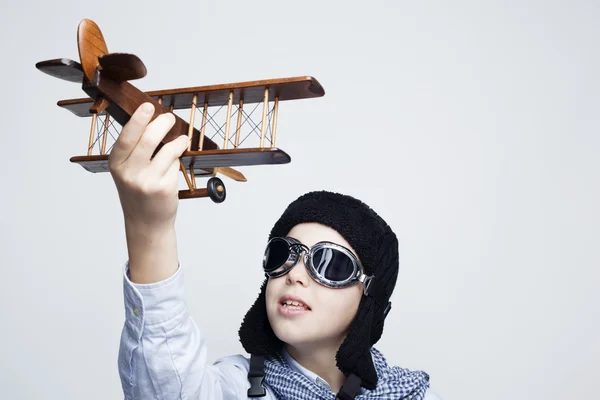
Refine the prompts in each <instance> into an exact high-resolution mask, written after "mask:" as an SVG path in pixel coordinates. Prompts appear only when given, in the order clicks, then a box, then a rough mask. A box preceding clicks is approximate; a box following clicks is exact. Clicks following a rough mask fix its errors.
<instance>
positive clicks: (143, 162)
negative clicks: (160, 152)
mask: <svg viewBox="0 0 600 400" xmlns="http://www.w3.org/2000/svg"><path fill="white" fill-rule="evenodd" d="M173 125H175V116H174V115H173V114H171V113H164V114H161V115H159V116H158V117H156V119H155V120H154V121H152V122H151V123H150V124H148V126H146V129H145V130H144V133H143V134H142V137H140V139H139V141H138V143H137V144H136V146H135V147H134V148H133V151H132V152H131V154H130V155H129V158H128V159H127V164H128V166H133V168H136V167H145V166H147V165H148V164H149V163H150V159H151V158H152V154H153V153H154V151H155V150H156V148H157V147H158V145H159V143H160V141H161V140H162V139H163V138H164V137H165V136H166V134H167V133H168V132H169V131H170V130H171V128H172V127H173Z"/></svg>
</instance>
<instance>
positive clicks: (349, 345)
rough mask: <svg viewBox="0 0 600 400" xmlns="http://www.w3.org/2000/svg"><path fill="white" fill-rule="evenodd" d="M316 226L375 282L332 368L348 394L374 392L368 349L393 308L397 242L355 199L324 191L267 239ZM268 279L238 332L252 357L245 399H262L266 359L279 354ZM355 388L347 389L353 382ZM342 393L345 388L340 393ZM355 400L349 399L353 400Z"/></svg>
mask: <svg viewBox="0 0 600 400" xmlns="http://www.w3.org/2000/svg"><path fill="white" fill-rule="evenodd" d="M304 222H317V223H320V224H322V225H326V226H329V227H331V228H333V229H334V230H336V231H337V232H338V233H340V234H341V235H342V236H343V237H344V239H346V241H347V242H348V243H349V244H350V246H352V248H353V249H354V250H355V251H356V253H357V255H358V257H359V259H360V261H361V263H362V264H363V266H364V268H365V273H366V274H367V275H373V276H374V278H373V280H372V281H370V283H369V284H368V294H367V295H366V296H365V295H363V297H362V299H361V302H360V306H359V309H358V313H357V315H356V317H355V318H354V320H353V322H352V324H351V326H350V330H349V332H348V335H347V337H346V339H345V341H344V342H343V343H342V345H341V346H340V348H339V350H338V352H337V355H336V362H337V366H338V368H339V369H340V370H341V371H342V372H343V373H344V374H345V375H346V376H347V377H348V380H347V383H348V385H351V386H353V387H352V388H351V389H347V387H346V386H347V385H344V386H345V387H346V389H347V390H349V392H355V391H357V390H358V389H359V387H358V386H359V385H360V386H363V387H365V388H367V389H370V390H374V389H375V388H376V386H377V373H376V370H375V366H374V365H373V361H372V357H371V352H370V349H371V347H372V346H373V345H374V344H375V343H377V341H378V340H379V339H380V337H381V334H382V332H383V326H384V320H385V317H386V316H387V313H388V312H389V310H390V308H391V303H390V302H389V299H390V297H391V295H392V292H393V290H394V287H395V285H396V280H397V277H398V240H397V238H396V235H395V234H394V232H393V231H392V229H391V228H390V227H389V225H388V224H387V223H386V222H385V221H384V220H383V219H382V218H381V217H380V216H379V215H377V214H376V213H375V212H374V211H373V210H372V209H371V208H370V207H369V206H367V205H366V204H365V203H363V202H362V201H360V200H358V199H355V198H354V197H351V196H348V195H344V194H338V193H332V192H327V191H317V192H310V193H307V194H304V195H302V196H300V197H299V198H298V199H296V200H295V201H293V202H292V203H291V204H290V205H289V206H288V207H287V208H286V210H285V211H284V213H283V215H282V216H281V217H280V219H279V220H278V221H277V222H276V223H275V226H274V227H273V229H272V230H271V233H270V235H269V239H271V238H273V237H276V236H286V235H287V234H288V232H289V231H290V230H291V229H292V228H293V227H294V226H295V225H297V224H300V223H304ZM267 282H268V278H267V279H265V281H264V282H263V284H262V285H261V288H260V294H259V296H258V298H257V300H256V302H255V303H254V305H252V307H251V308H250V310H249V311H248V313H247V314H246V316H245V317H244V320H243V322H242V325H241V327H240V330H239V335H240V341H241V343H242V345H243V347H244V349H245V350H246V351H247V352H248V353H249V354H251V356H252V358H251V370H250V374H249V379H250V381H251V383H252V387H251V389H250V390H249V395H252V393H254V395H256V396H260V394H257V393H260V390H258V392H257V389H259V388H258V387H257V385H258V386H260V382H257V380H256V379H253V378H258V377H261V375H262V370H261V365H260V364H261V363H262V360H264V357H265V356H269V355H273V354H276V353H278V352H279V350H280V349H281V348H282V346H283V342H282V341H281V340H279V338H277V336H276V335H275V333H274V332H273V330H272V328H271V325H270V323H269V320H268V317H267V311H266V306H265V292H266V286H267ZM350 378H352V379H353V383H349V382H350V381H351V379H350ZM343 389H344V388H343ZM353 395H354V394H352V396H353Z"/></svg>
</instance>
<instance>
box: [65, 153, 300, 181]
mask: <svg viewBox="0 0 600 400" xmlns="http://www.w3.org/2000/svg"><path fill="white" fill-rule="evenodd" d="M181 161H182V163H183V165H184V166H185V168H186V170H189V168H190V165H192V163H193V165H194V172H195V173H196V175H198V176H202V175H207V174H210V173H211V172H212V171H211V170H212V169H213V168H218V167H236V166H251V165H264V164H271V165H273V164H287V163H289V162H291V158H290V156H289V155H288V154H287V153H285V152H284V151H283V150H281V149H278V148H259V147H254V148H248V149H225V150H203V151H185V152H184V153H183V154H182V156H181ZM71 162H73V163H76V164H79V165H81V166H82V167H83V168H84V169H86V170H87V171H89V172H93V173H99V172H108V155H107V154H105V155H91V156H75V157H71Z"/></svg>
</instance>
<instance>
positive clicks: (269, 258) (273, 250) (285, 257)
mask: <svg viewBox="0 0 600 400" xmlns="http://www.w3.org/2000/svg"><path fill="white" fill-rule="evenodd" d="M289 259H290V248H289V244H288V243H287V242H286V241H285V240H283V239H278V238H276V239H274V240H273V241H271V243H269V245H268V246H267V249H266V251H265V257H264V261H263V268H264V269H265V271H266V272H278V270H281V269H284V268H285V267H286V264H289V263H290V260H289Z"/></svg>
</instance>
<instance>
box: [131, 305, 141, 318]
mask: <svg viewBox="0 0 600 400" xmlns="http://www.w3.org/2000/svg"><path fill="white" fill-rule="evenodd" d="M133 314H134V315H135V316H136V317H139V316H140V309H139V308H137V307H133Z"/></svg>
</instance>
